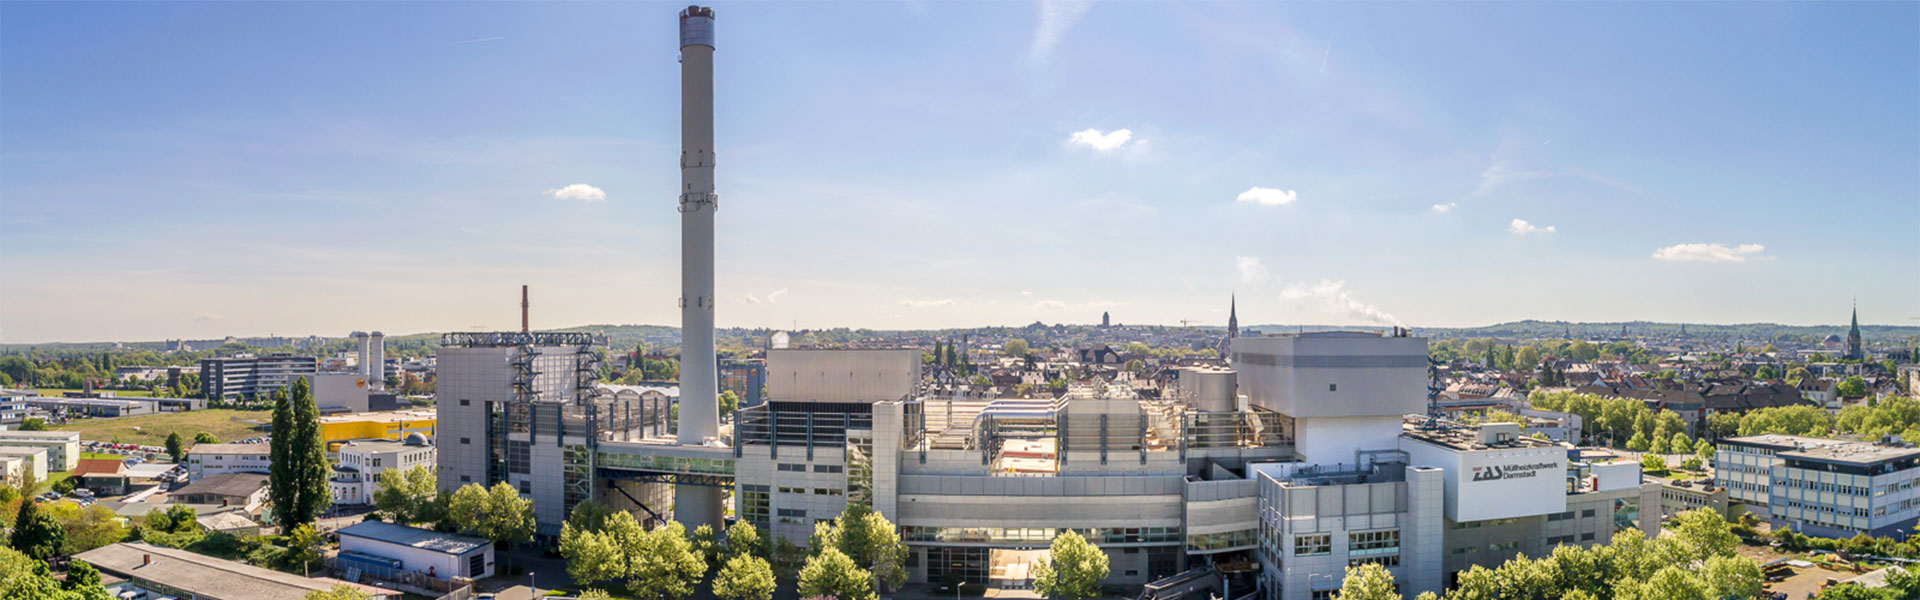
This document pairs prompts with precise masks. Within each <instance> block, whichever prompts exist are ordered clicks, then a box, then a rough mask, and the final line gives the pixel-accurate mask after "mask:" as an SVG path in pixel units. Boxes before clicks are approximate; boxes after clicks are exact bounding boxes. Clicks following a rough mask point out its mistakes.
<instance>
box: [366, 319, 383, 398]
mask: <svg viewBox="0 0 1920 600" xmlns="http://www.w3.org/2000/svg"><path fill="white" fill-rule="evenodd" d="M367 347H368V349H369V351H370V352H369V354H370V357H369V360H370V362H369V363H368V364H367V389H369V390H384V389H387V338H386V336H383V335H380V332H378V331H375V332H373V333H369V334H367Z"/></svg>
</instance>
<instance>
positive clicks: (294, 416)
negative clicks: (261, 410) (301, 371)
mask: <svg viewBox="0 0 1920 600" xmlns="http://www.w3.org/2000/svg"><path fill="white" fill-rule="evenodd" d="M288 387H289V390H288V391H287V392H286V393H280V392H275V393H274V407H273V439H272V440H271V443H270V444H269V447H268V454H269V459H270V460H271V463H272V464H271V466H269V467H268V473H267V480H268V481H267V485H268V488H269V489H268V492H267V495H268V498H269V499H270V500H271V501H272V503H273V519H274V523H275V524H278V525H279V526H280V528H281V530H283V531H285V530H289V528H291V527H294V526H296V525H299V524H301V523H312V522H313V520H314V517H316V516H318V515H319V514H320V511H321V510H324V509H325V508H326V507H327V505H328V504H329V503H331V502H332V501H333V497H332V492H330V491H329V490H328V489H327V475H328V474H329V472H330V471H331V468H330V467H329V466H328V463H327V450H326V447H325V446H324V445H323V444H322V442H321V440H320V409H319V408H317V407H315V406H314V401H313V390H312V389H311V388H310V387H308V384H307V380H306V379H305V378H297V379H294V380H293V385H291V386H288Z"/></svg>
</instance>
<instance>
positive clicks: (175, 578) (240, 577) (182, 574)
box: [74, 542, 394, 600]
mask: <svg viewBox="0 0 1920 600" xmlns="http://www.w3.org/2000/svg"><path fill="white" fill-rule="evenodd" d="M74 558H78V559H81V560H84V561H87V562H88V563H90V564H92V565H93V566H95V567H99V568H100V570H102V571H107V572H111V573H113V574H115V575H119V576H122V577H126V578H128V579H132V580H135V581H150V582H153V583H155V584H159V585H163V586H166V587H170V588H174V589H177V590H181V591H186V592H191V593H195V594H201V595H217V596H219V597H222V598H247V599H248V600H302V599H303V598H306V596H307V594H309V593H312V592H316V591H326V590H329V589H333V586H336V585H348V586H352V587H354V588H356V589H360V590H363V591H366V592H368V593H371V594H374V597H375V598H389V597H392V596H393V595H394V594H393V592H390V591H387V590H383V589H379V588H374V587H368V586H364V585H359V584H353V583H347V582H344V581H341V580H338V579H329V578H317V577H316V578H307V577H301V576H299V575H294V574H291V573H282V572H279V571H274V570H270V569H262V568H260V567H256V566H253V565H249V564H246V563H239V562H234V561H230V560H223V559H219V558H214V557H211V556H206V555H202V554H195V553H193V552H188V551H186V550H178V549H174V548H163V547H160V546H154V545H150V544H145V543H141V542H120V543H116V544H109V545H106V546H101V547H99V548H95V549H92V550H88V551H86V552H82V553H80V554H77V555H75V556H74Z"/></svg>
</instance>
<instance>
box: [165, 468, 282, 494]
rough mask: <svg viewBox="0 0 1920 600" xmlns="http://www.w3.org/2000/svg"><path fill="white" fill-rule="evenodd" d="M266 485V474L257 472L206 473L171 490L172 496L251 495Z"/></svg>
mask: <svg viewBox="0 0 1920 600" xmlns="http://www.w3.org/2000/svg"><path fill="white" fill-rule="evenodd" d="M263 487H267V476H266V475H261V474H259V473H223V474H220V475H208V476H206V477H204V478H202V479H201V480H199V481H195V482H193V483H189V484H187V487H183V488H180V489H177V490H174V491H173V494H172V495H174V496H189V495H194V494H212V495H215V496H238V497H244V496H251V495H253V494H254V493H255V492H259V491H260V488H263Z"/></svg>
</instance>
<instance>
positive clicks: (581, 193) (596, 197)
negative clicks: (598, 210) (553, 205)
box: [546, 183, 607, 202]
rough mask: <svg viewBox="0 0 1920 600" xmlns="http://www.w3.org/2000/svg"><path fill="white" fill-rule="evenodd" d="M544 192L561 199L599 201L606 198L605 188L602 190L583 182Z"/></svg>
mask: <svg viewBox="0 0 1920 600" xmlns="http://www.w3.org/2000/svg"><path fill="white" fill-rule="evenodd" d="M546 194H547V195H548V196H553V197H555V198H559V199H561V200H583V201H586V202H600V201H602V200H606V199H607V191H606V190H602V189H600V188H597V187H593V186H590V185H587V184H584V183H576V184H573V185H569V186H567V187H563V188H560V189H557V190H547V191H546Z"/></svg>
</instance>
